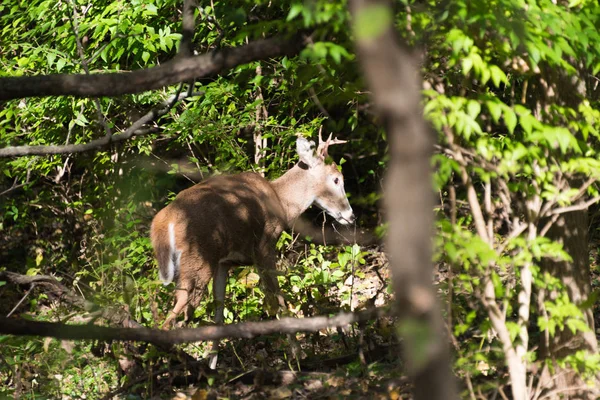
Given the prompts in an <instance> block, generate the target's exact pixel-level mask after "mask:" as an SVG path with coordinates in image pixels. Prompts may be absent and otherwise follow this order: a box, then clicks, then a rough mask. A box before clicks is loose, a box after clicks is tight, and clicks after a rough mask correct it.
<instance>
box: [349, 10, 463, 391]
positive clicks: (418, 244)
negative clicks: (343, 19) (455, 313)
mask: <svg viewBox="0 0 600 400" xmlns="http://www.w3.org/2000/svg"><path fill="white" fill-rule="evenodd" d="M350 10H351V12H352V17H353V31H354V35H355V39H356V48H357V54H358V57H359V60H360V63H361V66H362V69H363V72H364V74H365V78H366V81H367V85H368V87H369V89H370V90H371V92H372V99H373V102H374V104H375V107H376V109H377V112H378V114H379V117H380V118H381V122H382V123H383V125H384V126H385V129H386V131H387V132H388V137H389V142H390V156H391V159H390V163H389V170H388V174H387V181H386V184H385V188H386V193H385V199H386V207H387V212H388V220H389V223H390V228H389V232H388V252H389V256H390V268H391V270H392V278H393V286H394V293H395V296H396V305H397V307H398V310H397V311H398V313H399V315H400V323H399V333H400V335H401V336H402V338H403V339H404V341H403V349H404V360H405V362H406V366H407V372H408V374H409V375H410V376H411V378H412V379H413V382H414V384H415V388H414V394H415V398H416V399H427V400H436V399H444V400H447V399H455V398H457V395H456V389H455V384H454V377H453V375H452V373H451V369H450V357H449V355H448V348H447V338H446V337H445V335H444V333H443V329H442V328H443V325H442V319H441V314H440V310H439V306H438V303H437V298H436V295H435V290H434V288H433V285H432V270H433V268H432V261H431V237H432V233H433V192H432V187H431V182H432V180H431V171H430V156H431V153H432V149H433V135H432V134H431V132H430V131H429V129H428V127H427V125H426V124H425V121H424V120H423V115H422V114H423V113H422V110H421V106H420V101H421V94H420V87H421V81H420V77H419V74H418V70H417V68H416V62H415V59H414V57H412V56H411V55H410V54H409V52H408V51H407V50H406V49H405V48H403V47H401V46H399V44H398V42H397V38H396V35H397V34H396V32H395V30H394V14H393V11H392V8H391V6H390V3H389V2H388V1H384V0H354V1H351V3H350Z"/></svg>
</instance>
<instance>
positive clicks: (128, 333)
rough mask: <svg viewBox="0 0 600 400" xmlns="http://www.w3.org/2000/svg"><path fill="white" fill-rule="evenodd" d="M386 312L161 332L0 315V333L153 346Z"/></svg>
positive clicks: (329, 324)
mask: <svg viewBox="0 0 600 400" xmlns="http://www.w3.org/2000/svg"><path fill="white" fill-rule="evenodd" d="M387 315H389V310H388V308H387V307H380V308H371V309H368V310H364V311H359V312H355V313H346V312H343V313H339V314H337V315H334V316H331V317H325V316H317V317H311V318H282V319H280V320H273V321H262V322H242V323H239V324H232V325H224V326H206V327H201V328H183V329H174V330H171V331H162V330H157V329H149V328H110V327H104V326H95V325H69V324H62V323H57V322H39V321H27V320H23V319H16V318H5V317H0V334H9V335H19V336H44V337H53V338H56V339H70V340H76V339H79V340H82V339H83V340H85V339H88V340H90V339H91V340H105V341H109V340H118V341H142V342H148V343H153V344H156V345H172V344H180V343H191V342H200V341H209V340H219V339H224V338H246V339H250V338H253V337H255V336H258V335H266V334H270V333H296V332H315V331H319V330H321V329H326V328H335V327H338V326H347V325H350V324H353V323H356V322H365V321H370V320H372V319H376V318H380V317H383V316H387Z"/></svg>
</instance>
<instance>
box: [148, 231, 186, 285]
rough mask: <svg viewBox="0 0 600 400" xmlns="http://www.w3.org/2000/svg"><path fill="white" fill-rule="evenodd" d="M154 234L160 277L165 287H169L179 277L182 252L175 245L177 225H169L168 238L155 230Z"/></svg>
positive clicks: (153, 239) (153, 240) (153, 243)
mask: <svg viewBox="0 0 600 400" xmlns="http://www.w3.org/2000/svg"><path fill="white" fill-rule="evenodd" d="M162 232H164V231H162ZM152 233H153V235H152V245H153V246H154V251H155V252H156V258H157V260H158V267H159V270H158V276H159V278H160V280H161V281H162V282H163V285H168V284H169V283H171V282H172V281H173V278H174V277H175V276H177V275H178V273H179V261H180V259H181V251H179V250H177V246H176V243H175V224H174V223H173V222H171V223H169V228H168V237H165V235H164V233H163V234H162V235H161V234H160V233H157V232H155V231H154V230H153V231H152Z"/></svg>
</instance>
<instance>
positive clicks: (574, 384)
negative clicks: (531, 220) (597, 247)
mask: <svg viewBox="0 0 600 400" xmlns="http://www.w3.org/2000/svg"><path fill="white" fill-rule="evenodd" d="M587 212H588V211H587V209H586V210H581V211H573V212H569V213H566V214H563V215H562V216H561V217H560V218H559V219H558V220H557V221H556V223H555V224H554V225H553V227H552V228H551V229H550V231H549V232H548V237H550V238H551V239H553V240H556V241H559V242H561V243H562V244H563V246H564V249H565V251H566V252H567V253H569V254H570V255H571V257H572V259H573V261H572V262H568V261H553V260H551V259H548V258H545V259H544V261H543V262H542V265H541V267H542V271H545V272H548V273H549V274H550V275H551V276H553V277H555V278H558V279H560V280H561V281H562V282H563V284H564V285H565V287H566V289H567V293H568V294H569V299H570V300H571V302H573V303H574V304H577V305H580V304H582V303H584V302H586V301H587V300H588V298H589V296H590V293H591V285H590V266H589V251H588V234H587V230H588V218H587ZM555 297H556V293H555V292H553V291H548V290H545V289H540V290H539V292H538V300H539V302H540V309H541V310H543V302H544V301H545V300H550V299H554V298H555ZM583 311H584V315H585V319H586V322H587V324H588V326H589V327H590V331H588V332H576V333H572V332H571V330H569V328H567V327H565V329H563V330H557V331H556V334H555V335H554V336H549V335H542V338H541V343H540V349H541V353H540V355H541V358H542V359H550V360H552V361H555V360H557V359H561V358H564V357H566V356H568V355H570V354H575V353H576V352H577V351H579V350H587V351H589V352H590V353H592V354H593V353H597V352H598V342H597V340H596V334H595V331H594V317H593V314H592V309H591V308H586V309H585V310H583ZM555 368H556V370H555V371H554V373H553V374H550V373H549V372H547V371H546V372H545V373H544V375H543V376H542V385H544V386H547V388H548V389H549V390H552V391H556V392H557V394H556V395H554V396H553V397H549V398H550V399H558V398H565V397H564V395H565V394H567V395H568V396H569V397H572V396H573V395H576V396H577V398H580V399H595V398H596V396H595V395H594V394H593V393H582V390H581V388H582V387H585V384H584V382H582V381H581V379H580V378H579V376H578V374H577V373H576V372H575V371H572V370H563V369H562V368H558V365H556V364H555ZM576 388H579V389H576ZM575 392H577V394H575Z"/></svg>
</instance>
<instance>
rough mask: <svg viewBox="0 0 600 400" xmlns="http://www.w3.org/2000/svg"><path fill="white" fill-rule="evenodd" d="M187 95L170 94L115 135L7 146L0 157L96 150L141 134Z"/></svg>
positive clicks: (1, 150)
mask: <svg viewBox="0 0 600 400" xmlns="http://www.w3.org/2000/svg"><path fill="white" fill-rule="evenodd" d="M199 94H202V92H200V93H192V96H197V95H199ZM186 97H188V94H187V93H180V94H177V95H175V96H170V97H169V98H168V99H167V100H166V101H165V102H164V103H163V104H161V105H160V106H159V107H156V108H154V109H153V110H151V111H149V112H148V113H147V114H146V115H144V116H143V117H142V118H140V119H138V120H137V121H135V122H134V123H133V125H131V126H130V127H129V128H127V129H126V130H125V132H123V133H119V134H116V135H113V134H111V133H110V132H109V133H107V134H106V135H104V136H103V137H101V138H100V139H96V140H92V141H91V142H89V143H79V144H65V145H40V146H9V147H5V148H3V149H0V158H3V157H20V156H33V155H37V156H42V155H50V154H72V153H83V152H85V151H90V150H96V149H99V148H102V147H105V146H107V145H109V144H111V143H115V142H121V141H123V140H127V139H130V138H132V137H133V136H139V135H143V134H145V133H148V131H144V132H142V131H140V128H141V127H142V126H144V125H145V124H147V123H149V122H152V121H154V120H155V119H157V118H158V117H161V116H163V115H165V114H166V113H168V112H169V110H170V109H171V108H173V106H174V105H175V103H176V102H177V101H179V100H181V99H185V98H186Z"/></svg>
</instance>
